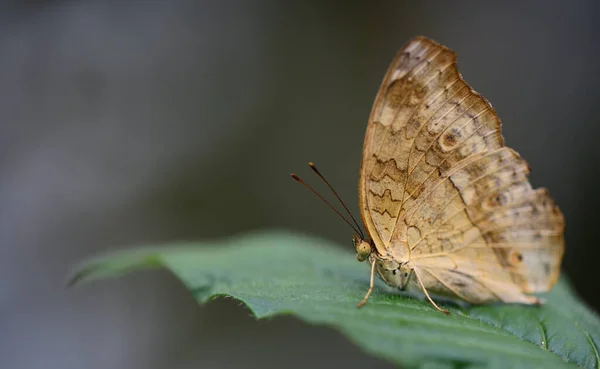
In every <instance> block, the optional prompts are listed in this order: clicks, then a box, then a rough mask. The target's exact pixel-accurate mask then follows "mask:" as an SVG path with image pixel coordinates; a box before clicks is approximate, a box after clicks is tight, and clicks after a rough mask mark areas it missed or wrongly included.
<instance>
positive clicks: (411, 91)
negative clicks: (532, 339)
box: [359, 37, 564, 301]
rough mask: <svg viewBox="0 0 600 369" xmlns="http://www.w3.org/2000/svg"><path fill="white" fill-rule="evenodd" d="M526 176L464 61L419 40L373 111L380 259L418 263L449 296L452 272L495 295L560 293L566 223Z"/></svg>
mask: <svg viewBox="0 0 600 369" xmlns="http://www.w3.org/2000/svg"><path fill="white" fill-rule="evenodd" d="M528 171H529V169H528V167H527V164H526V163H525V162H524V161H523V160H522V159H521V158H520V157H519V156H518V154H516V153H515V152H514V151H513V150H511V149H509V148H506V147H504V143H503V138H502V135H501V131H500V120H499V119H498V117H497V115H496V113H495V111H494V110H493V108H492V107H491V105H490V104H489V103H488V102H487V101H486V100H485V99H484V98H483V97H482V96H481V95H479V94H478V93H476V92H475V91H473V90H472V89H471V87H470V86H469V85H468V84H467V83H466V82H465V81H464V80H463V78H462V76H461V75H460V73H459V72H458V69H457V67H456V56H455V54H454V52H452V51H451V50H449V49H448V48H446V47H444V46H441V45H439V44H437V43H436V42H434V41H431V40H429V39H427V38H423V37H418V38H415V39H414V40H412V41H411V42H409V43H408V44H407V45H406V46H405V47H404V48H403V49H402V50H401V51H400V52H399V53H398V54H397V56H396V58H395V59H394V61H393V62H392V65H391V66H390V68H389V69H388V72H387V74H386V76H385V78H384V81H383V83H382V86H381V88H380V90H379V93H378V95H377V98H376V100H375V104H374V107H373V110H372V112H371V117H370V120H369V125H368V128H367V133H366V136H365V143H364V151H363V162H362V167H361V179H360V183H359V194H360V195H359V199H360V207H361V214H362V217H363V222H364V224H365V227H366V228H367V230H368V232H369V234H370V236H371V238H372V239H373V240H374V243H375V245H376V247H377V250H378V252H379V254H380V255H384V256H391V257H393V258H394V259H396V260H399V261H406V260H409V259H410V260H414V262H413V264H414V265H415V266H417V267H419V268H421V269H423V270H424V271H426V272H427V274H428V277H427V278H424V280H425V281H427V280H430V283H429V287H433V289H434V290H440V291H441V290H445V291H443V292H448V291H447V290H448V287H447V286H446V285H445V284H444V283H443V282H446V284H448V283H449V282H448V281H451V280H452V278H451V277H452V275H453V274H452V273H450V272H447V270H459V271H461V272H462V273H463V274H465V273H466V274H468V275H470V276H471V279H473V280H476V281H478V282H477V283H479V284H480V285H481V284H482V285H483V286H484V287H481V286H480V287H481V288H487V290H488V291H493V290H496V291H500V290H502V289H503V288H505V287H506V288H508V289H509V290H511V289H515V288H518V289H521V290H523V291H527V292H529V291H541V290H545V289H548V288H550V287H551V286H552V285H553V284H554V283H555V281H556V279H557V277H558V273H559V270H560V268H559V266H560V261H561V259H562V255H563V248H564V246H563V239H562V234H563V229H564V221H563V217H562V214H561V213H560V211H559V210H558V208H557V207H556V206H555V205H554V203H553V202H552V199H551V198H550V196H549V195H548V194H547V192H546V191H544V190H534V189H532V188H531V185H530V184H529V182H528V181H527V174H528ZM494 201H496V202H497V203H498V205H496V206H495V205H494ZM491 266H494V267H493V268H492V267H491ZM482 273H487V274H486V275H484V274H482ZM464 278H466V277H464V276H463V277H462V278H458V279H457V280H459V282H458V285H463V284H465V283H466V282H465V281H464ZM486 278H487V279H490V280H491V281H493V283H492V282H489V283H487V284H485V283H484V282H483V281H484V280H485V279H486ZM454 279H456V278H454ZM440 280H441V281H442V282H440ZM498 283H501V284H502V285H501V286H497V284H498ZM427 284H428V283H426V285H427ZM485 286H488V287H485ZM442 287H443V288H442ZM466 288H467V289H468V288H469V287H468V285H467V287H466ZM471 288H472V289H473V290H476V286H475V285H474V284H473V285H472V286H471ZM463 289H464V288H463ZM490 293H491V292H490ZM511 293H512V292H510V293H507V294H504V295H507V296H510V295H511ZM454 295H458V296H459V297H460V294H458V293H454ZM478 295H479V296H483V294H478ZM513 295H514V293H513ZM497 297H498V296H497ZM463 299H465V300H467V301H469V300H473V299H472V298H463ZM486 299H487V298H486ZM497 299H498V298H497ZM499 299H504V300H506V298H499Z"/></svg>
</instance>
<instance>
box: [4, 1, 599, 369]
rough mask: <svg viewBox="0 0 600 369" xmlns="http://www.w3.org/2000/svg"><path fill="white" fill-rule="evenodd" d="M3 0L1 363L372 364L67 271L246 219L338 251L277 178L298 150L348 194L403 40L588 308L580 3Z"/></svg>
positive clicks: (179, 293) (339, 236)
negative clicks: (534, 220)
mask: <svg viewBox="0 0 600 369" xmlns="http://www.w3.org/2000/svg"><path fill="white" fill-rule="evenodd" d="M3 4H4V5H2V6H1V9H0V55H1V57H0V119H1V120H0V122H1V123H0V150H1V151H0V152H1V155H0V252H1V254H0V367H1V368H11V369H12V368H46V369H47V368H60V369H81V368H89V369H94V368H98V369H100V368H102V369H105V368H111V369H121V368H123V369H124V368H133V369H137V368H140V369H142V368H144V369H146V368H148V369H153V368H230V367H243V368H281V367H290V368H295V367H297V368H301V367H312V368H329V367H332V366H333V365H344V366H345V367H346V368H364V367H365V366H367V367H371V368H375V367H378V368H389V367H391V365H389V364H387V363H385V362H382V361H379V360H376V359H373V358H370V357H368V356H367V355H365V354H363V353H362V352H360V351H358V349H356V348H355V347H354V346H353V345H352V344H350V343H349V342H347V341H346V340H345V339H344V338H343V337H342V336H341V335H340V334H338V333H336V332H334V331H332V330H329V329H326V328H319V327H311V326H308V325H305V324H303V323H301V322H299V321H297V320H295V319H294V318H290V317H286V318H276V319H272V320H267V321H260V322H256V321H254V320H253V319H252V318H251V317H250V314H249V312H248V311H247V310H246V309H245V308H243V307H239V306H238V304H237V303H236V302H234V301H231V300H227V301H224V300H218V301H213V302H211V303H210V304H208V305H207V306H203V307H199V306H197V305H196V304H195V302H194V301H193V300H192V299H191V297H190V295H189V294H188V293H187V292H186V291H185V289H184V288H183V287H182V286H181V285H180V284H179V283H178V282H177V280H176V279H175V278H174V277H173V276H171V275H170V274H168V273H166V272H161V271H159V272H148V273H135V274H133V275H130V276H126V277H124V278H120V279H118V280H111V281H102V282H98V283H94V284H90V285H86V286H85V287H82V288H76V289H70V290H66V289H65V288H64V282H65V278H66V275H67V272H68V270H69V268H70V267H71V266H72V265H73V264H74V263H75V262H77V261H79V260H81V259H82V258H85V257H88V256H90V255H92V254H94V253H96V252H99V251H104V250H116V249H118V248H123V247H128V246H131V245H135V244H145V243H155V242H163V241H169V240H184V239H185V240H195V239H198V240H201V239H208V238H215V237H221V236H227V235H232V234H236V233H239V232H243V231H247V230H254V229H267V228H284V229H291V230H295V231H299V232H305V233H310V234H315V235H319V236H321V237H326V238H328V239H330V240H333V241H335V242H337V243H339V244H340V245H341V246H343V247H346V248H348V251H349V252H352V251H351V239H350V232H349V229H348V228H347V226H346V225H345V224H344V223H343V222H341V221H340V220H339V219H336V217H335V215H334V214H333V213H331V212H330V211H329V210H327V209H326V208H325V206H324V205H323V204H320V203H319V202H318V201H317V199H316V198H313V195H312V194H310V193H309V192H308V191H306V190H305V189H303V188H301V187H300V186H298V185H297V184H296V183H294V182H293V181H292V180H291V179H290V178H289V173H290V172H292V171H294V172H297V173H299V174H301V175H302V176H304V177H308V178H307V179H308V180H310V182H312V183H317V181H316V178H315V177H313V176H312V173H311V172H310V170H309V169H308V167H306V162H307V161H309V160H312V161H314V162H315V163H317V164H318V166H319V167H320V169H321V170H322V171H323V172H324V173H325V174H326V176H327V177H328V178H329V179H330V181H331V182H333V184H334V185H335V187H336V188H337V190H338V191H339V193H340V195H341V196H342V198H344V199H346V201H347V202H348V203H349V205H351V208H353V209H357V207H356V203H357V200H356V199H357V193H356V191H357V188H356V185H357V180H358V171H359V165H360V158H361V150H362V140H363V135H364V132H365V128H366V123H367V118H368V115H369V112H370V109H371V106H372V103H373V99H374V97H375V94H376V92H377V89H378V87H379V84H380V82H381V79H382V78H383V75H384V73H385V71H386V69H387V67H388V65H389V63H390V62H391V59H392V57H393V56H394V54H395V53H396V51H397V50H398V49H399V48H400V47H401V46H402V45H403V44H404V43H405V42H407V41H408V40H409V39H410V38H412V37H413V36H415V35H420V34H422V35H426V36H429V37H432V38H434V39H436V40H438V41H440V42H442V43H444V44H446V45H447V46H449V47H451V48H453V49H454V50H455V51H456V52H457V53H458V57H459V67H460V70H461V72H462V73H463V75H464V76H465V78H466V80H467V81H468V82H469V83H470V84H471V85H472V86H473V87H474V88H475V90H477V91H479V92H481V93H482V94H483V95H484V96H486V97H487V98H488V99H489V100H490V101H491V102H492V104H493V105H494V107H495V108H496V110H497V112H498V113H499V115H500V117H501V118H502V120H503V127H504V136H505V138H506V140H507V143H508V145H509V146H511V147H513V148H515V149H516V150H517V151H519V152H520V153H521V154H522V155H523V156H524V157H525V159H526V160H527V161H528V162H529V163H530V164H531V166H532V167H533V173H532V176H531V180H532V182H533V184H534V185H535V186H545V187H547V188H549V189H550V191H551V193H552V194H553V196H554V198H555V199H556V201H557V202H558V204H559V205H560V207H561V209H562V210H563V212H564V213H565V216H566V219H567V253H566V257H565V263H564V266H565V269H566V273H567V274H568V275H569V276H570V277H571V279H572V280H573V282H574V285H575V287H576V289H577V291H578V292H579V293H580V294H581V295H582V296H583V297H584V298H585V299H586V300H587V301H588V302H589V303H590V304H592V305H593V306H595V307H596V308H598V306H600V299H599V295H598V287H597V283H596V282H597V281H598V277H597V273H596V272H597V269H596V268H597V266H596V264H597V260H599V259H598V258H599V257H600V251H599V248H598V244H599V242H598V238H599V237H600V227H599V226H598V221H599V220H600V217H599V216H598V212H599V211H600V192H599V191H598V188H599V186H598V179H599V174H598V173H599V172H598V170H599V168H598V165H599V164H600V160H599V159H600V155H599V153H600V148H599V146H598V137H600V128H599V127H600V118H599V117H600V104H599V103H598V101H599V98H600V64H599V63H598V60H599V59H600V32H599V26H598V23H597V21H598V15H600V14H599V11H598V10H599V9H598V6H597V5H595V4H594V1H592V0H589V1H569V2H567V1H564V2H559V1H538V2H529V3H528V2H524V3H521V4H519V5H516V2H515V3H514V4H513V3H510V2H505V1H502V2H496V3H493V2H479V1H470V2H460V3H455V2H452V3H451V2H446V1H443V0H440V1H420V2H410V3H409V2H401V1H390V2H382V1H369V2H351V1H347V2H342V1H339V2H325V1H296V2H276V1H272V2H260V1H252V2H251V1H233V0H232V1H200V2H192V1H170V2H167V1H164V2H134V1H124V2H117V1H115V2H108V1H104V2H102V1H92V0H85V1H47V2H46V1H37V2H27V3H26V4H25V3H22V2H17V1H15V2H4V3H3ZM594 22H596V23H594ZM311 177H312V178H311ZM319 185H320V184H319ZM320 188H321V187H320ZM356 214H358V212H356Z"/></svg>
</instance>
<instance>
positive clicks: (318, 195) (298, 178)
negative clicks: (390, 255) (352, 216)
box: [292, 173, 364, 238]
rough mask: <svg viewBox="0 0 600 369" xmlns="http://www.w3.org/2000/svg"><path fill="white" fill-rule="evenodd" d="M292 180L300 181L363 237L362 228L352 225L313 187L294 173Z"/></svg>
mask: <svg viewBox="0 0 600 369" xmlns="http://www.w3.org/2000/svg"><path fill="white" fill-rule="evenodd" d="M292 178H294V179H295V180H296V181H298V183H300V184H301V185H303V186H304V187H306V188H308V189H309V190H310V191H311V192H312V193H314V194H315V195H317V197H318V198H320V199H321V200H322V201H323V202H324V203H325V204H327V206H329V208H331V210H333V211H334V212H335V213H336V214H337V215H339V216H340V218H342V219H343V220H344V222H346V223H347V224H348V225H349V226H350V228H352V230H354V232H356V233H358V234H360V235H361V237H363V236H362V232H361V231H360V228H359V229H356V227H354V226H353V225H352V223H350V221H349V220H348V219H346V217H344V216H343V215H342V213H340V212H339V211H338V210H337V209H336V208H334V207H333V205H331V204H330V203H329V201H327V200H325V198H323V196H321V195H320V194H319V193H318V192H317V191H315V189H314V188H312V187H311V186H309V185H308V184H307V183H306V182H304V181H303V180H302V179H300V177H298V176H297V175H295V174H294V173H292ZM363 238H364V237H363Z"/></svg>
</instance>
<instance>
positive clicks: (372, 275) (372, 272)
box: [356, 260, 376, 309]
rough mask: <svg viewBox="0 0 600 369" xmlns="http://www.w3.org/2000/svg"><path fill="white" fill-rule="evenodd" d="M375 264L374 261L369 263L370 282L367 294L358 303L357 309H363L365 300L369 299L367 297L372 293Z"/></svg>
mask: <svg viewBox="0 0 600 369" xmlns="http://www.w3.org/2000/svg"><path fill="white" fill-rule="evenodd" d="M375 262H376V260H373V262H372V263H371V282H370V283H369V289H368V290H367V294H366V295H365V297H363V299H362V300H361V301H360V302H359V303H358V305H356V307H357V308H359V309H360V308H361V307H363V306H364V305H365V304H366V303H367V300H368V299H369V296H370V295H371V292H373V285H374V281H373V278H374V276H375Z"/></svg>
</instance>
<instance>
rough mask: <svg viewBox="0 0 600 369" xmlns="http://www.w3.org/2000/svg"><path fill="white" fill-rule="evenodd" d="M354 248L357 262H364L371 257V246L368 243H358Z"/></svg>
mask: <svg viewBox="0 0 600 369" xmlns="http://www.w3.org/2000/svg"><path fill="white" fill-rule="evenodd" d="M354 247H355V249H356V259H357V260H358V261H365V260H366V259H367V258H368V257H369V255H371V245H370V244H369V243H368V242H365V241H361V242H360V243H355V244H354Z"/></svg>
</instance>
